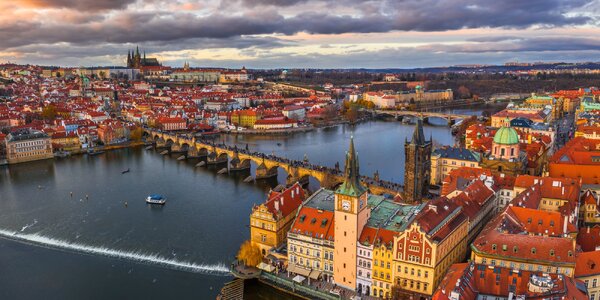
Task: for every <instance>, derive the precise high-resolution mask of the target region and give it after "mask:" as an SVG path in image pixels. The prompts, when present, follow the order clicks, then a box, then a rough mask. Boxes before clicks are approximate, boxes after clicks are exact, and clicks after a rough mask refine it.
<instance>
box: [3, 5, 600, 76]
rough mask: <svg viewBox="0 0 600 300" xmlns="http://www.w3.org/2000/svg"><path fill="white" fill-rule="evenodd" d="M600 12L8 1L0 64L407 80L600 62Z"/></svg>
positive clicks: (576, 8)
mask: <svg viewBox="0 0 600 300" xmlns="http://www.w3.org/2000/svg"><path fill="white" fill-rule="evenodd" d="M599 13H600V0H381V1H375V0H373V1H371V0H325V1H313V0H221V1H219V0H213V1H192V0H177V1H176V0H0V63H3V62H6V61H11V62H17V63H33V64H42V65H64V66H96V65H124V63H125V58H126V55H127V50H128V49H133V48H135V46H136V45H139V46H140V48H141V49H145V50H146V51H147V55H148V56H149V57H150V56H152V57H158V58H159V60H160V61H161V62H162V63H163V64H165V65H170V66H182V65H183V63H184V61H189V62H190V65H191V66H192V67H197V66H214V67H235V68H238V67H241V66H242V65H244V66H246V67H249V68H294V67H311V68H359V67H364V68H407V67H430V66H449V65H455V64H502V63H505V62H507V61H523V62H533V61H542V60H543V61H568V62H573V61H600V56H599V55H600V27H599V23H598V22H599V17H598V16H600V14H599Z"/></svg>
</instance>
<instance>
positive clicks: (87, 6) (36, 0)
mask: <svg viewBox="0 0 600 300" xmlns="http://www.w3.org/2000/svg"><path fill="white" fill-rule="evenodd" d="M8 1H11V0H8ZM16 1H20V2H21V4H22V5H24V6H33V7H42V8H69V9H77V10H105V9H120V8H125V7H127V5H129V4H131V3H134V2H135V1H136V0H16Z"/></svg>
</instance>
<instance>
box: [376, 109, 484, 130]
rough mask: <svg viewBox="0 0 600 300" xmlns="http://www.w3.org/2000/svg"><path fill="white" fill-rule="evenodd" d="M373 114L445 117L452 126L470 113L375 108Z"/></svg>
mask: <svg viewBox="0 0 600 300" xmlns="http://www.w3.org/2000/svg"><path fill="white" fill-rule="evenodd" d="M373 114H374V115H376V116H382V115H389V116H392V117H395V118H396V119H402V118H404V117H421V118H424V119H428V118H440V119H445V120H446V121H447V122H448V125H450V126H452V125H454V123H456V121H457V120H465V119H468V118H470V117H472V115H463V114H453V113H442V112H418V111H410V110H384V109H377V110H373Z"/></svg>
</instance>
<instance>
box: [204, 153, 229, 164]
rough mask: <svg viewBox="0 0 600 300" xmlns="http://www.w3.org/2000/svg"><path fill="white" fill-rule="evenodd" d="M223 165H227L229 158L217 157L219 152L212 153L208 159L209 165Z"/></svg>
mask: <svg viewBox="0 0 600 300" xmlns="http://www.w3.org/2000/svg"><path fill="white" fill-rule="evenodd" d="M222 163H227V156H222V155H217V152H211V153H210V154H209V155H208V156H207V157H206V164H207V165H217V164H222Z"/></svg>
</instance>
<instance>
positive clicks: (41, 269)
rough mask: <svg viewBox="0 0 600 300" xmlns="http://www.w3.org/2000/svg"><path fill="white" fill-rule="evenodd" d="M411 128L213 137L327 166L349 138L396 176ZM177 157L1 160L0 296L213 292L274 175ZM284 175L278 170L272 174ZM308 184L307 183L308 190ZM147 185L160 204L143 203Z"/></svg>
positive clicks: (369, 160) (136, 154) (440, 131)
mask: <svg viewBox="0 0 600 300" xmlns="http://www.w3.org/2000/svg"><path fill="white" fill-rule="evenodd" d="M492 109H494V110H498V108H497V107H493V108H492ZM469 112H471V113H475V114H477V113H480V110H470V111H469ZM412 131H413V126H412V125H407V124H401V123H399V122H381V121H371V122H367V123H363V124H359V125H357V126H338V127H334V128H329V129H321V130H317V131H314V132H309V133H302V134H295V135H291V136H283V137H276V138H273V137H271V138H267V137H261V136H224V137H222V138H221V139H222V140H223V141H225V142H226V143H237V144H239V145H240V147H244V146H245V145H246V144H248V147H249V148H250V150H253V151H263V152H267V153H275V154H277V155H281V156H287V157H289V158H294V159H302V158H303V157H304V155H307V156H308V158H309V159H310V160H311V162H314V163H319V164H323V165H328V166H333V165H334V164H335V163H336V162H339V163H340V164H341V165H343V160H344V153H345V151H346V150H347V147H348V142H349V138H350V136H352V135H353V136H354V138H355V144H356V148H357V151H358V155H359V158H360V170H361V173H363V174H368V175H372V174H373V172H375V171H379V173H380V175H381V178H383V179H386V180H392V181H397V182H402V181H403V170H404V141H405V138H408V139H410V137H411V135H412ZM425 135H426V136H427V137H429V136H430V135H431V136H432V137H433V139H434V141H436V142H437V143H439V144H452V143H453V137H452V136H451V134H450V130H449V128H448V127H446V126H426V127H425ZM177 156H178V155H172V156H169V155H166V156H161V155H159V154H158V153H157V152H156V151H154V150H144V149H143V148H133V149H122V150H116V151H111V152H107V153H105V154H102V155H97V156H92V157H90V156H87V155H83V156H75V157H70V158H66V159H57V160H49V161H38V162H31V163H25V164H19V165H13V166H10V167H0V237H2V238H0V269H1V270H2V272H0V299H36V298H43V299H107V298H111V299H126V298H127V299H132V298H146V299H164V298H173V297H175V298H177V299H214V297H215V296H216V295H217V293H218V291H219V290H220V288H221V286H222V285H223V283H224V282H226V281H229V280H231V277H229V275H228V274H227V268H228V265H229V263H230V262H231V261H232V260H233V258H234V256H235V254H236V252H237V250H238V247H239V245H240V244H241V243H242V242H243V241H244V240H245V239H247V238H248V237H249V229H248V226H247V225H248V222H249V220H248V215H249V213H250V211H251V209H252V206H253V205H255V204H257V203H260V202H262V201H264V198H265V193H266V192H267V191H268V189H269V188H271V187H274V186H275V185H276V184H277V182H276V181H275V180H271V181H259V182H256V183H244V182H243V179H244V178H245V177H246V176H248V174H237V175H217V172H216V171H217V169H216V168H214V167H213V168H204V167H202V168H195V167H194V165H195V164H196V163H197V161H178V160H177V159H176V158H177ZM128 168H129V169H130V170H131V172H129V173H126V174H121V171H122V170H125V169H128ZM254 168H255V166H253V169H254ZM251 172H254V170H252V171H251ZM285 175H286V174H285V173H284V172H283V170H281V172H279V180H280V182H284V181H283V180H284V179H285ZM317 186H318V183H317V182H315V181H314V180H313V181H311V183H310V187H311V189H315V188H316V187H317ZM152 193H160V194H164V195H165V196H167V197H168V203H167V204H166V205H165V206H164V207H150V206H148V205H146V204H145V202H144V198H145V197H146V196H147V195H148V194H152ZM248 291H249V294H251V295H248V296H249V298H251V299H277V298H281V297H282V295H281V294H278V293H277V292H275V291H271V290H270V289H264V288H262V289H261V288H260V287H258V288H257V287H255V286H254V287H250V288H248Z"/></svg>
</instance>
